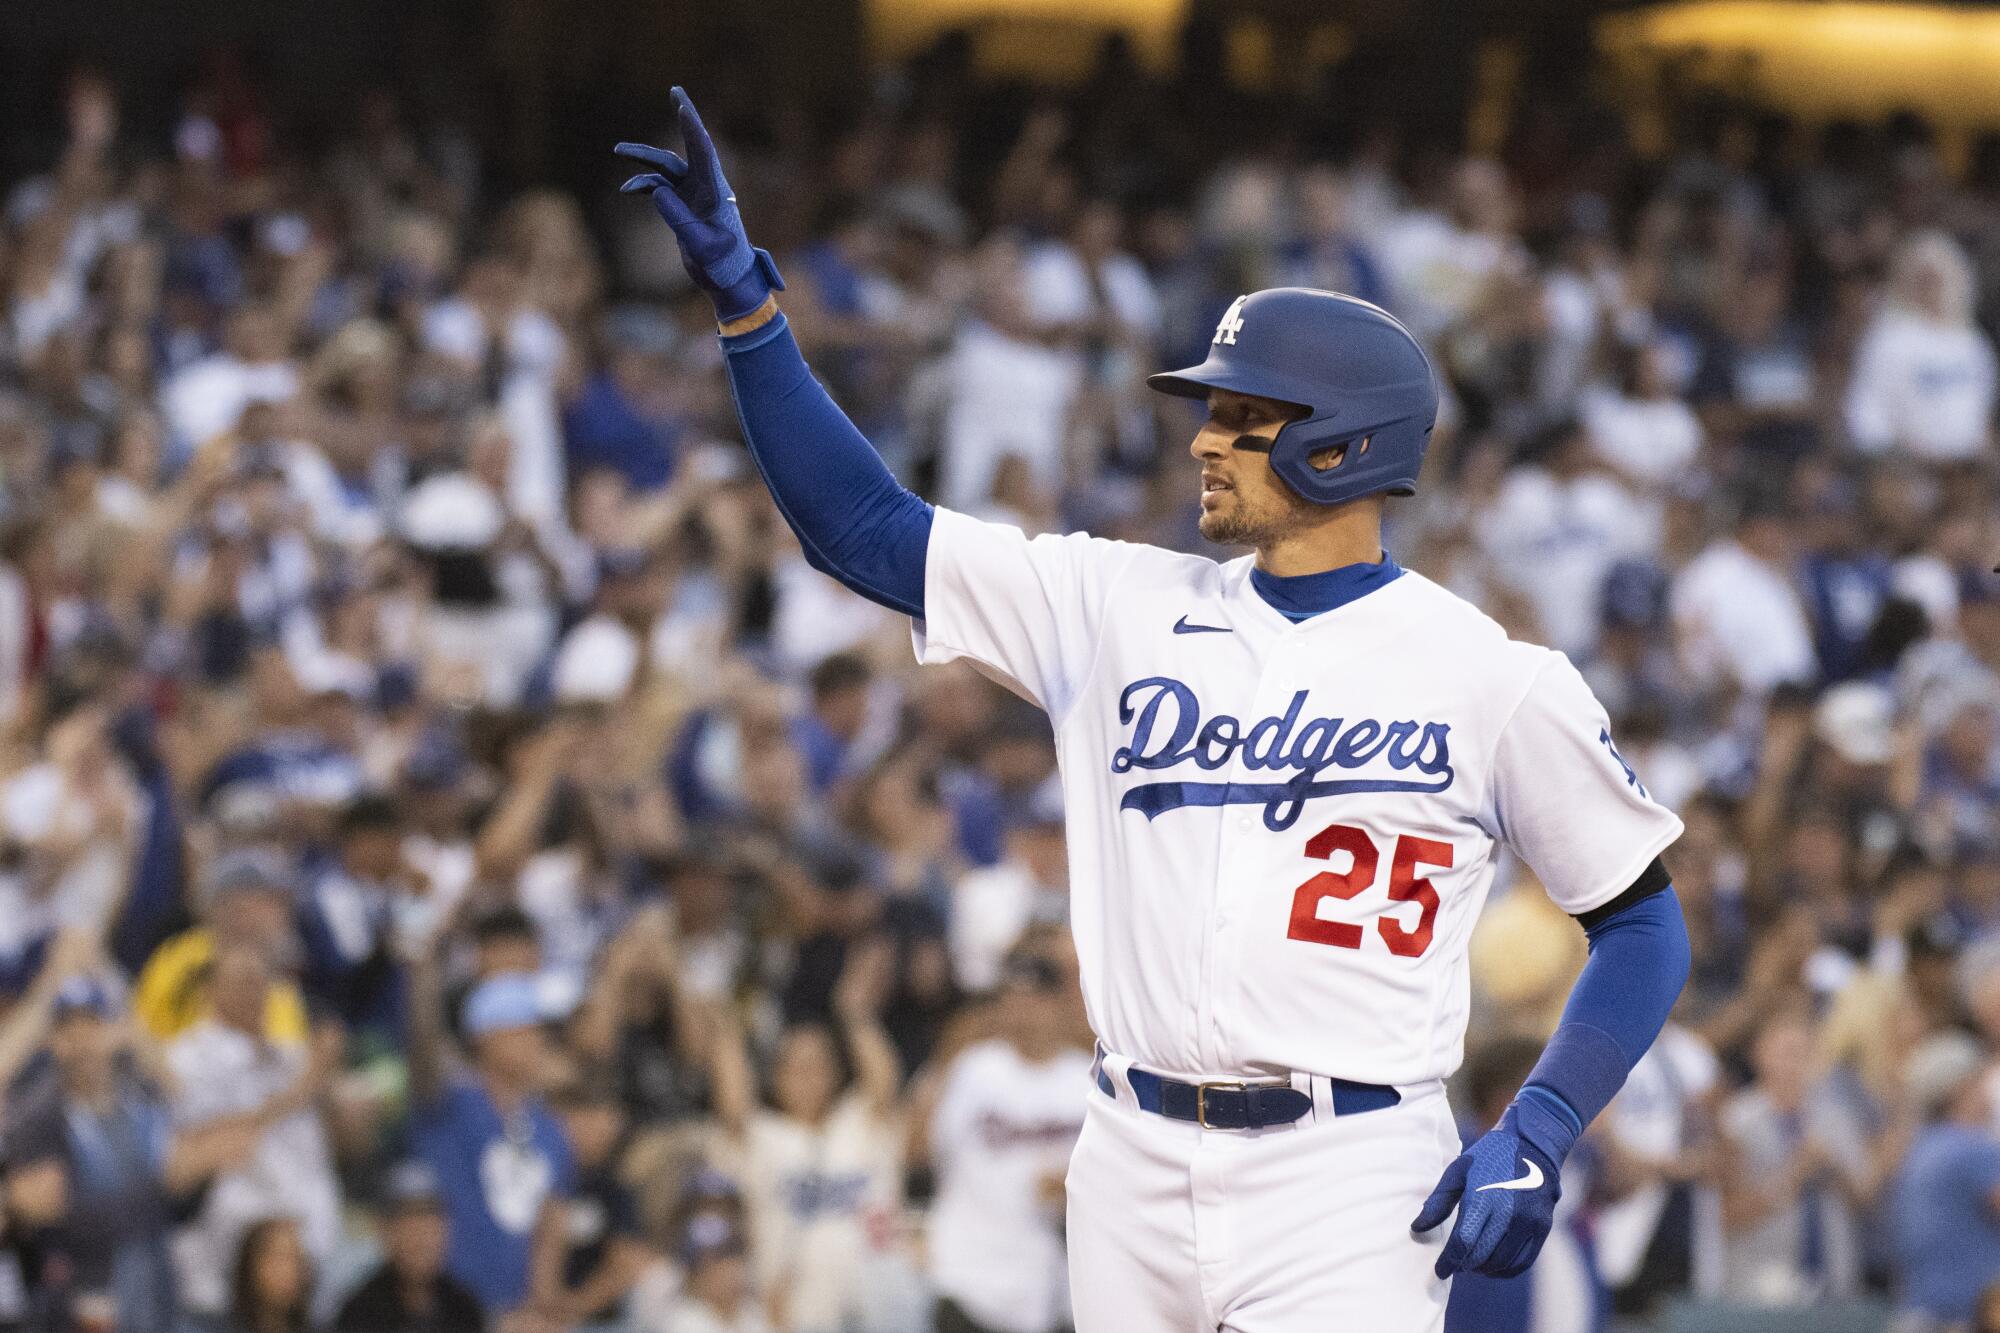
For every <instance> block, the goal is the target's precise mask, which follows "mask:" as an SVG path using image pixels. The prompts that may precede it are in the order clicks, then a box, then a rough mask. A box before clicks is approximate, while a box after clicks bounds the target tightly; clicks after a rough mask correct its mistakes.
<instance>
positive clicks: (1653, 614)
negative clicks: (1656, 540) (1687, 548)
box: [1598, 560, 1667, 629]
mask: <svg viewBox="0 0 2000 1333" xmlns="http://www.w3.org/2000/svg"><path fill="white" fill-rule="evenodd" d="M1598 618H1599V619H1600V620H1601V621H1602V622H1603V624H1604V627H1605V628H1606V629H1655V628H1658V627H1659V626H1660V625H1662V624H1664V623H1665V622H1666V618H1667V573H1666V571H1665V570H1663V569H1661V568H1660V567H1659V566H1658V565H1656V564H1654V563H1653V562H1652V561H1650V560H1621V561H1619V562H1618V563H1617V564H1615V565H1613V566H1612V567H1611V569H1610V570H1609V572H1607V573H1606V574H1605V576H1604V587H1603V589H1602V590H1601V591H1600V592H1599V593H1598Z"/></svg>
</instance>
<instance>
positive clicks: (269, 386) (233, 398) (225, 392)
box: [160, 352, 299, 451]
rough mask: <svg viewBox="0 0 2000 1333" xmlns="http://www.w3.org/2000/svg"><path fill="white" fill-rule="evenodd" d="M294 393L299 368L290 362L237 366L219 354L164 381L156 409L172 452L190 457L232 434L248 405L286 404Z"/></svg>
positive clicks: (244, 363) (230, 357)
mask: <svg viewBox="0 0 2000 1333" xmlns="http://www.w3.org/2000/svg"><path fill="white" fill-rule="evenodd" d="M298 391H299V372H298V368H297V367H296V366H294V365H293V364H292V363H291V362H289V361H257V362H250V361H239V360H238V359H237V358H236V357H234V356H231V355H230V354H229V353H227V352H218V353H216V354H215V355H214V356H211V357H206V358H204V359H203V360H200V361H197V362H195V363H194V364H193V365H191V366H189V367H188V368H187V369H186V370H183V371H181V372H180V373H179V374H178V375H175V376H174V377H173V378H172V379H170V380H168V381H167V383H166V385H165V386H164V387H163V388H162V389H161V390H160V408H161V411H163V412H164V413H165V414H166V418H167V426H168V429H169V430H170V431H171V432H172V435H173V438H174V441H175V444H176V446H177V447H178V448H180V449H182V450H187V451H192V450H195V449H199V448H200V447H201V446H202V445H203V444H205V443H206V442H208V441H209V440H211V439H214V438H215V437H216V436H218V435H220V434H222V433H223V432H224V431H229V430H234V429H236V421H237V418H239V417H241V416H242V415H243V409H244V408H246V407H248V406H250V404H252V403H282V402H287V401H289V400H290V399H291V398H292V396H293V395H294V394H296V393H298Z"/></svg>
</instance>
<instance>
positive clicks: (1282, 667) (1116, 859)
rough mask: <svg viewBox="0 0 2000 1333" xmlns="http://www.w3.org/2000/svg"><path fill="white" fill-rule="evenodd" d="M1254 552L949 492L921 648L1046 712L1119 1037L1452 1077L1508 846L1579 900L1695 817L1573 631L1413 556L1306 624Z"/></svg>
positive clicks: (1272, 1067) (1568, 905)
mask: <svg viewBox="0 0 2000 1333" xmlns="http://www.w3.org/2000/svg"><path fill="white" fill-rule="evenodd" d="M1251 564H1252V561H1251V558H1250V557H1248V556H1246V557H1243V558H1241V559H1237V560H1232V561H1230V562H1229V563H1227V564H1218V563H1216V562H1215V561H1212V560H1207V559H1204V558H1201V557H1198V556H1189V555H1181V554H1177V553H1174V552H1170V551H1166V550H1161V549H1157V548H1153V547H1146V546H1135V545H1129V544H1125V543H1119V542H1110V541H1103V540H1099V539H1096V538H1091V537H1087V536H1082V535H1072V536H1067V537H1054V536H1045V537H1037V538H1035V539H1034V540H1032V541H1030V540H1029V539H1028V538H1026V537H1025V536H1023V535H1022V534H1021V532H1019V531H1018V530H1017V529H1014V528H1011V527H1006V526H1002V525H998V524H990V523H982V522H979V521H977V520H975V519H971V518H968V517H966V516H964V515H962V514H957V513H953V512H950V511H948V510H942V509H941V510H938V511H937V514H936V517H935V520H934V522H933V526H932V529H931V537H930V546H929V552H928V568H927V572H926V576H925V589H924V610H925V619H924V620H923V621H922V622H921V623H919V624H918V625H917V626H916V627H915V641H916V648H917V655H918V657H919V658H920V659H921V660H922V661H924V662H945V661H950V660H952V659H954V658H958V657H966V658H969V659H971V660H972V661H973V662H975V663H976V664H978V665H979V666H980V667H981V668H982V669H983V670H985V671H986V672H987V673H989V674H991V675H993V676H995V677H997V678H999V679H1000V680H1001V681H1002V682H1003V683H1005V684H1007V685H1008V686H1009V687H1010V688H1012V689H1014V690H1016V691H1017V692H1019V693H1021V694H1022V695H1024V696H1026V697H1027V698H1029V699H1031V700H1033V701H1034V702H1036V703H1038V704H1040V705H1041V706H1042V707H1043V708H1044V709H1045V710H1047V712H1048V714H1049V717H1050V719H1051V721H1052V722H1053V723H1054V726H1055V736H1056V747H1057V752H1058V756H1059V759H1060V763H1061V768H1062V775H1063V790H1064V800H1065V804H1066V811H1067V824H1068V838H1069V862H1070V880H1071V900H1072V901H1071V914H1072V920H1073V924H1074V929H1075V934H1076V946H1077V953H1078V956H1079V958H1080V961H1081V964H1082V976H1083V993H1084V1000H1085V1003H1086V1005H1087V1007H1088V1009H1089V1014H1090V1021H1091V1024H1092V1026H1093V1028H1094V1029H1095V1031H1096V1032H1097V1034H1098V1036H1099V1037H1100V1038H1101V1039H1102V1040H1103V1042H1104V1044H1105V1045H1106V1047H1107V1048H1109V1049H1110V1050H1112V1051H1114V1052H1116V1053H1118V1054H1120V1055H1122V1056H1126V1057H1129V1058H1130V1059H1132V1060H1134V1061H1137V1062H1138V1063H1140V1064H1142V1065H1145V1066H1147V1067H1149V1068H1152V1069H1155V1070H1159V1071H1163V1072H1167V1073H1172V1074H1176V1075H1181V1076H1194V1077H1208V1078H1218V1077H1220V1078H1246V1077H1248V1078H1255V1077H1271V1076H1281V1075H1282V1074H1283V1073H1285V1072H1288V1071H1292V1070H1302V1071H1305V1072H1308V1073H1313V1074H1326V1075H1332V1076H1335V1077H1340V1078H1347V1079H1355V1080H1360V1081H1363V1082H1370V1083H1389V1084H1409V1083H1416V1082H1421V1081H1424V1080H1429V1079H1435V1078H1441V1077H1443V1076H1445V1075H1446V1074H1449V1073H1450V1072H1451V1070H1452V1069H1453V1068H1455V1067H1456V1066H1457V1064H1458V1062H1459V1059H1460V1057H1461V1055H1462V1052H1463V1045H1464V1033H1465V1023H1466V1016H1467V1010H1468V1006H1469V994H1468V992H1469V987H1468V981H1467V969H1466V940H1467V937H1468V936H1469V935H1470V933H1471V930H1472V925H1473V921H1474V919H1475V918H1476V917H1477V916H1478V914H1479V908H1480V904H1481V902H1482V901H1483V900H1484V899H1485V896H1486V891H1487V888H1488V886H1489V885H1490V883H1491V881H1492V878H1493V866H1494V852H1495V850H1496V847H1497V846H1498V844H1499V843H1500V842H1502V841H1504V842H1506V843H1507V844H1508V845H1509V846H1510V847H1512V848H1513V849H1514V850H1515V851H1516V852H1518V853H1519V854H1520V855H1521V857H1522V858H1523V859H1524V860H1525V861H1526V862H1527V863H1528V864H1529V866H1531V867H1532V868H1533V869H1534V871H1535V872H1536V874H1537V875H1538V876H1539V877H1540V879H1541V881H1542V883H1543V884H1544V885H1545V886H1546V888H1547V890H1548V893H1549V895H1550V897H1552V898H1553V899H1554V900H1555V902H1556V903H1557V904H1558V905H1560V906H1561V907H1562V908H1563V910H1564V911H1567V912H1572V913H1578V912H1586V911H1588V910H1590V909H1591V908H1594V907H1598V906H1601V905H1602V904H1604V903H1607V902H1609V901H1610V900H1611V899H1613V898H1615V897H1616V896H1617V895H1618V894H1619V893H1621V892H1623V891H1624V890H1625V889H1626V888H1627V887H1628V886H1630V885H1631V883H1632V882H1633V881H1634V880H1635V879H1637V878H1638V876H1639V874H1640V872H1642V871H1643V870H1644V869H1645V868H1646V866H1647V865H1648V864H1649V863H1650V862H1651V861H1652V859H1653V858H1654V857H1655V856H1657V855H1658V854H1659V853H1660V852H1661V851H1662V850H1663V849H1664V848H1665V847H1667V846H1668V844H1670V843H1672V842H1673V840H1674V839H1675V838H1676V837H1678V836H1679V834H1680V831H1681V824H1680V821H1679V820H1678V819H1677V818H1675V817H1674V815H1673V814H1672V813H1670V812H1669V811H1667V810H1665V809H1663V808H1662V807H1660V806H1659V805H1657V804H1655V803H1654V802H1653V800H1652V799H1651V798H1650V797H1649V796H1648V795H1647V794H1646V790H1645V788H1644V787H1643V786H1642V785H1641V784H1640V782H1639V780H1638V778H1637V776H1636V775H1634V774H1633V772H1632V771H1631V769H1630V768H1629V767H1628V766H1627V765H1626V764H1625V762H1624V760H1623V759H1622V758H1621V757H1620V756H1619V754H1618V752H1617V750H1616V749H1615V748H1614V746H1613V744H1612V737H1611V734H1610V727H1609V723H1608V721H1607V720H1606V717H1605V713H1604V710H1603V708H1602V707H1601V706H1599V704H1598V703H1597V701H1596V699H1595V698H1593V697H1592V695H1591V693H1590V689H1589V687H1588V686H1587V685H1585V684H1584V682H1583V678H1582V677H1581V676H1580V675H1578V674H1577V671H1576V669H1575V668H1574V667H1573V666H1571V665H1570V663H1569V661H1568V659H1566V658H1565V657H1563V656H1562V655H1561V654H1559V653H1555V652H1551V651H1550V650H1548V649H1545V648H1539V647H1535V646H1532V645H1530V644H1524V643H1516V642H1514V641H1512V640H1510V639H1508V638H1507V636H1506V634H1505V632H1504V631H1502V630H1501V628H1500V627H1499V626H1498V625H1497V624H1495V623H1494V622H1493V621H1492V620H1490V619H1488V618H1487V617H1486V616H1485V615H1483V614H1482V613H1481V612H1479V611H1478V610H1477V609H1476V608H1474V607H1473V606H1471V605H1470V604H1469V603H1467V602H1464V601H1462V600H1460V599H1459V598H1457V597H1455V596H1453V595H1452V594H1450V593H1448V592H1446V591H1445V590H1444V589H1442V588H1440V587H1439V586H1437V585H1436V584H1434V583H1432V582H1431V581H1430V580H1428V579H1426V578H1424V577H1422V576H1421V575H1419V574H1416V573H1411V572H1406V573H1404V574H1403V575H1402V576H1401V577H1399V578H1396V579H1395V580H1393V581H1392V582H1389V583H1388V584H1386V585H1384V586H1382V587H1379V588H1377V589H1376V590H1374V591H1373V592H1370V593H1368V594H1367V595H1365V596H1362V597H1359V598H1357V599H1355V600H1353V601H1351V602H1348V603H1346V604H1345V605H1342V606H1339V607H1337V608H1335V609H1333V610H1331V611H1327V612H1325V613H1323V614H1321V615H1317V616H1314V617H1312V618H1311V619H1308V620H1305V621H1303V622H1301V623H1297V624H1294V623H1293V622H1291V621H1290V620H1288V619H1286V618H1285V617H1284V616H1283V615H1281V614H1280V613H1279V612H1278V611H1277V610H1275V609H1274V608H1272V607H1271V606H1270V605H1269V604H1268V603H1266V602H1265V601H1264V600H1263V598H1262V597H1260V596H1259V595H1258V593H1257V592H1256V590H1255V589H1254V588H1253V587H1252V585H1251V581H1250V570H1251Z"/></svg>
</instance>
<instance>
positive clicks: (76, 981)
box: [50, 972, 118, 1021]
mask: <svg viewBox="0 0 2000 1333" xmlns="http://www.w3.org/2000/svg"><path fill="white" fill-rule="evenodd" d="M50 1012H51V1014H52V1015H53V1017H54V1018H55V1019H57V1020H58V1021H60V1020H62V1019H65V1018H68V1017H69V1016H70V1015H72V1014H89V1015H90V1016H91V1017H92V1018H102V1019H107V1020H108V1019H110V1018H112V1017H114V1016H115V1015H116V1014H117V1012H118V996H117V993H116V992H115V991H113V990H112V988H111V986H110V984H109V983H108V982H106V981H105V980H104V978H102V977H98V976H93V975H91V974H90V973H88V972H84V973H79V974H78V975H76V976H73V977H71V978H70V979H69V980H67V981H65V982H63V984H62V985H61V986H59V987H57V988H56V997H55V1001H54V1004H53V1006H52V1007H51V1011H50Z"/></svg>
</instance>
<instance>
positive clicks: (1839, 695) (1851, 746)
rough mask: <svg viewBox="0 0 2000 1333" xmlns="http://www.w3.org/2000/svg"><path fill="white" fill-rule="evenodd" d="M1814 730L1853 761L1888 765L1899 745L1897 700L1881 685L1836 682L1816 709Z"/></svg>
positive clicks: (1835, 751)
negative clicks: (1897, 737) (1897, 736)
mask: <svg viewBox="0 0 2000 1333" xmlns="http://www.w3.org/2000/svg"><path fill="white" fill-rule="evenodd" d="M1813 732H1814V734H1816V735H1817V736H1818V737H1819V738H1820V740H1821V741H1823V742H1825V743H1826V745H1827V747H1828V748H1829V749H1831V750H1832V751H1833V752H1834V753H1835V754H1837V755H1839V756H1840V757H1841V758H1842V759H1845V760H1846V761H1847V762H1848V763H1850V764H1858V765H1864V766H1866V765H1873V764H1886V763H1888V762H1889V759H1890V757H1891V755H1893V754H1894V752H1895V746H1896V701H1895V700H1894V699H1893V698H1891V697H1890V694H1889V691H1888V690H1886V689H1884V688H1882V687H1881V686H1880V685H1872V684H1869V683H1867V682H1865V681H1848V682H1847V683H1845V684H1842V685H1836V686H1834V687H1833V688H1832V689H1830V690H1828V691H1827V692H1826V693H1825V694H1824V695H1822V696H1821V697H1820V701H1819V706H1818V707H1817V708H1815V709H1814V710H1813Z"/></svg>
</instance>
